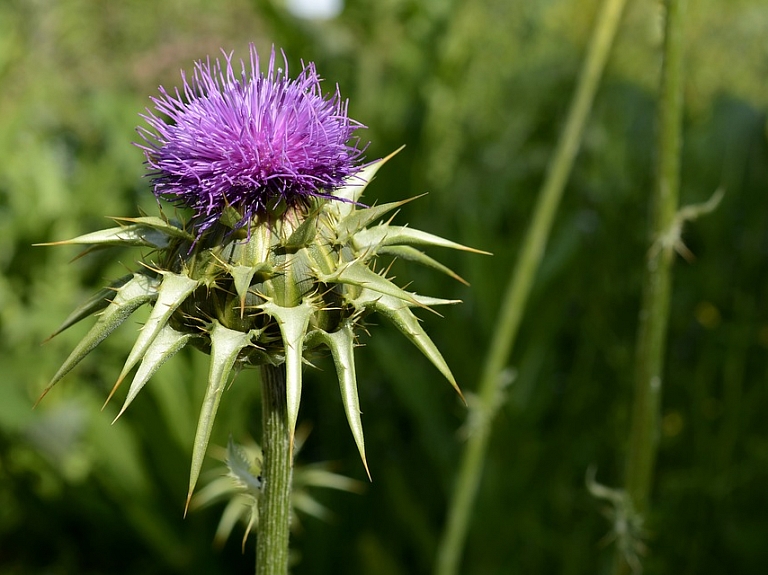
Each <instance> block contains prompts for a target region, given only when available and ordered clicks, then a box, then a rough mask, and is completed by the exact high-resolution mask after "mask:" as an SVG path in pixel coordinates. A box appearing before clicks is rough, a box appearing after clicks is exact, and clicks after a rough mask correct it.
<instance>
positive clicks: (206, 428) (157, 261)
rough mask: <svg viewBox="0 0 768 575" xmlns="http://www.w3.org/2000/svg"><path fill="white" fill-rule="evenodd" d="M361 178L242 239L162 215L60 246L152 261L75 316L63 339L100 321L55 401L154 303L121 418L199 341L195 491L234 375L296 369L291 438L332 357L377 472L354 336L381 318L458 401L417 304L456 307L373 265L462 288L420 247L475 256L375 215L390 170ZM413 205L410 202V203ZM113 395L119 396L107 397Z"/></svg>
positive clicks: (387, 207)
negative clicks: (323, 362) (201, 382)
mask: <svg viewBox="0 0 768 575" xmlns="http://www.w3.org/2000/svg"><path fill="white" fill-rule="evenodd" d="M386 159H387V158H385V159H384V160H379V161H378V162H375V163H373V164H370V165H369V166H367V167H366V168H365V169H363V170H362V171H361V172H360V173H359V174H358V175H356V176H355V177H354V178H352V179H351V180H350V181H349V185H348V186H346V187H344V188H340V189H338V190H336V191H335V195H336V196H337V197H339V200H327V199H322V198H315V199H313V200H312V201H311V202H310V203H309V204H308V205H304V206H295V207H288V208H287V207H285V206H281V207H278V208H276V209H275V210H273V211H271V212H270V213H268V214H265V215H263V216H259V217H257V218H254V219H252V220H251V221H250V222H249V225H248V226H245V227H240V228H236V227H235V229H233V227H232V226H233V222H235V223H236V222H238V221H239V220H238V218H239V214H235V213H233V214H229V216H231V217H228V214H226V213H225V215H224V216H223V217H222V218H221V221H220V222H219V224H218V225H217V226H215V227H213V228H212V229H211V230H210V231H208V232H207V233H206V234H204V235H203V236H201V237H200V238H195V236H194V235H193V233H192V232H191V230H190V229H187V228H186V227H185V226H184V225H182V224H177V223H174V222H171V221H168V220H165V219H160V218H156V217H140V218H131V219H127V218H126V219H123V220H120V221H121V222H125V223H124V224H123V225H121V226H119V227H116V228H111V229H107V230H102V231H100V232H94V233H91V234H86V235H84V236H80V237H78V238H74V239H71V240H67V241H63V242H56V243H57V244H86V245H90V246H94V247H102V246H121V245H122V246H141V247H146V248H151V249H153V250H154V251H153V252H152V254H153V255H152V258H151V259H149V260H148V261H147V262H145V264H144V266H143V267H142V269H140V270H139V271H136V272H135V273H133V274H129V275H127V276H124V277H122V278H120V279H118V280H117V281H115V282H114V283H113V284H112V285H110V286H109V287H107V288H105V289H103V290H101V291H100V292H99V293H97V294H96V295H95V296H93V297H92V298H91V299H90V300H88V301H87V302H85V303H84V304H83V305H82V306H80V308H78V309H77V310H75V311H74V312H73V313H72V314H71V315H70V316H69V317H68V318H67V319H66V320H65V321H64V323H63V324H62V326H61V327H60V328H59V329H58V330H57V331H56V333H55V334H54V335H56V334H58V333H60V332H61V331H63V330H64V329H66V328H68V327H69V326H71V325H73V324H75V323H76V322H78V321H80V320H81V319H83V318H85V317H87V316H89V315H92V314H95V313H97V312H98V315H99V319H98V321H97V322H96V324H95V325H94V326H93V328H91V330H90V331H89V332H88V333H87V334H86V335H85V337H84V338H83V339H82V340H81V341H80V343H79V344H78V345H77V347H76V348H75V349H74V351H73V352H72V353H71V355H70V356H69V357H68V358H67V360H66V361H65V362H64V364H63V365H62V366H61V368H60V369H59V371H58V372H57V373H56V375H55V376H54V377H53V379H52V380H51V382H50V384H49V385H48V387H47V388H46V390H45V392H44V394H45V393H46V392H47V391H48V390H49V389H50V388H51V387H52V386H53V385H55V384H56V383H57V382H58V381H59V380H61V379H62V378H63V377H64V376H65V375H66V374H67V373H68V372H69V371H70V370H71V369H72V368H73V367H75V365H77V363H79V362H80V360H82V359H83V358H84V357H85V356H86V355H87V354H88V353H89V352H90V351H91V350H92V349H93V348H95V347H96V346H97V345H98V344H99V343H101V341H103V340H104V339H105V338H106V337H107V336H108V335H109V334H110V333H112V331H114V330H115V329H116V328H117V327H118V326H119V325H120V324H121V323H122V322H123V321H125V320H126V319H127V318H128V317H129V316H130V315H131V314H132V313H133V312H134V311H135V310H136V309H138V308H139V307H141V306H142V305H145V304H149V305H150V306H151V307H152V310H151V312H150V315H149V319H148V320H147V322H146V323H145V324H144V326H143V327H142V329H141V330H140V331H139V335H138V337H137V339H136V343H135V344H134V346H133V349H132V350H131V352H130V354H129V355H128V359H127V360H126V362H125V365H124V367H123V369H122V372H121V373H120V376H119V377H118V381H117V383H116V384H115V388H114V389H113V391H112V393H114V391H115V389H117V387H118V386H119V385H120V383H121V382H122V381H123V380H124V379H125V378H126V377H127V376H128V374H129V373H130V372H131V371H132V370H133V369H134V367H137V366H138V369H137V370H136V373H135V375H134V377H133V380H132V382H131V385H130V388H129V390H128V395H127V397H126V399H125V403H124V405H123V408H122V409H121V411H120V414H122V412H123V411H125V409H126V408H127V407H128V405H129V404H130V403H131V402H132V401H133V400H134V398H135V397H136V395H137V394H138V392H139V391H141V389H142V387H143V386H144V385H145V384H146V383H147V381H148V380H149V378H150V377H152V375H153V374H154V373H155V371H156V370H157V369H158V368H159V367H160V366H161V365H162V364H163V363H164V362H165V361H166V360H168V359H169V358H170V357H172V356H173V355H174V354H175V353H177V352H178V351H179V350H181V349H182V348H183V347H184V346H186V345H188V344H191V345H193V346H195V347H197V348H199V349H201V350H203V351H205V352H206V353H209V354H210V356H211V364H210V373H209V378H208V388H207V390H206V394H205V399H204V401H203V405H202V408H201V410H200V417H199V420H198V426H197V432H196V437H195V442H194V452H193V457H192V470H191V474H190V493H191V492H192V490H193V489H194V485H195V483H196V481H197V478H198V475H199V472H200V468H201V466H202V461H203V456H204V454H205V450H206V447H207V445H208V439H209V437H210V433H211V429H212V426H213V421H214V419H215V417H216V411H217V409H218V406H219V401H220V399H221V394H222V392H223V391H224V388H225V387H226V384H227V381H228V379H229V377H230V375H231V374H232V372H233V370H234V369H236V368H237V369H239V368H241V367H246V366H259V365H264V364H273V365H280V364H283V363H284V364H285V370H286V396H287V404H288V405H287V412H288V425H289V430H290V433H291V441H293V434H294V430H295V428H296V420H297V416H298V412H299V404H300V401H301V385H302V362H303V361H304V360H307V359H310V358H311V357H312V355H313V354H315V353H317V352H318V351H322V350H326V352H327V350H330V353H331V355H332V356H333V361H334V364H335V366H336V372H337V375H338V379H339V386H340V389H341V397H342V401H343V404H344V410H345V412H346V416H347V419H348V421H349V426H350V429H351V430H352V435H353V436H354V439H355V442H356V444H357V448H358V450H359V452H360V457H361V458H362V460H363V464H364V465H365V467H366V471H367V468H368V466H367V463H366V459H365V448H364V441H363V427H362V422H361V419H360V408H359V402H358V393H357V381H356V378H355V363H354V347H355V339H356V336H355V328H356V327H357V326H359V325H360V324H361V321H362V320H363V318H364V317H365V316H366V315H367V314H369V313H371V312H379V313H380V314H381V315H383V316H384V317H386V318H387V319H389V320H390V321H391V322H392V323H393V324H394V325H395V326H396V327H397V328H398V329H399V330H400V331H401V332H402V333H403V335H405V336H406V337H407V338H408V339H409V340H410V341H411V342H412V343H413V344H414V345H416V347H418V348H419V350H420V351H421V352H422V353H423V354H424V355H425V356H426V357H427V358H429V360H430V361H431V362H432V363H433V364H434V365H435V367H437V369H438V370H439V371H440V372H441V373H442V374H443V375H444V376H445V377H446V379H447V380H448V381H449V382H450V383H451V385H452V386H453V387H454V388H455V389H456V391H457V392H458V393H459V394H461V392H460V391H459V388H458V386H457V385H456V381H455V380H454V377H453V375H452V374H451V371H450V369H449V368H448V365H447V364H446V362H445V360H444V359H443V356H442V355H441V354H440V352H439V351H438V349H437V347H435V345H434V343H433V342H432V340H431V339H430V338H429V336H428V335H427V334H426V332H425V331H424V330H423V328H422V327H421V325H420V323H419V321H418V319H417V318H416V316H415V315H414V313H413V311H412V309H413V308H425V309H429V307H431V306H435V305H442V304H450V303H458V300H445V299H438V298H431V297H425V296H422V295H418V294H415V293H412V292H409V291H406V290H404V289H402V288H400V287H398V286H397V285H395V284H394V283H392V282H391V281H390V280H388V279H387V278H386V277H385V276H384V275H383V274H382V273H378V272H376V271H375V270H374V269H373V264H374V262H375V260H376V257H377V256H378V255H380V254H387V255H393V256H396V257H401V258H404V259H407V260H411V261H415V262H418V263H421V264H424V265H427V266H430V267H433V268H436V269H438V270H440V271H443V272H445V273H447V274H449V275H451V276H452V277H454V278H456V279H459V280H461V278H459V277H458V276H457V275H456V274H454V273H453V272H452V271H451V270H449V269H448V268H446V267H445V266H443V265H442V264H440V263H438V262H437V261H435V260H433V259H432V258H430V257H429V256H427V255H425V254H424V253H422V252H421V251H419V250H418V249H417V246H442V247H448V248H454V249H461V250H469V251H476V250H472V249H471V248H467V247H465V246H462V245H460V244H457V243H454V242H451V241H448V240H445V239H443V238H440V237H437V236H434V235H431V234H428V233H426V232H422V231H419V230H415V229H412V228H409V227H402V226H394V225H391V224H390V223H389V222H388V221H387V222H382V218H383V217H384V216H385V215H387V214H388V213H390V212H392V211H393V210H395V209H397V208H398V207H399V206H401V205H403V204H404V203H405V201H401V202H394V203H390V204H384V205H380V206H373V207H361V206H360V204H359V203H358V200H359V198H360V196H361V195H362V193H363V191H364V189H365V187H366V185H367V184H368V182H370V180H371V179H372V177H373V175H374V174H375V173H376V171H377V170H378V168H379V167H380V166H381V165H382V164H383V162H384V161H385V160H386ZM406 201H407V200H406ZM110 396H111V394H110Z"/></svg>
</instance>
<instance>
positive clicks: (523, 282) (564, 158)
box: [435, 0, 625, 575]
mask: <svg viewBox="0 0 768 575" xmlns="http://www.w3.org/2000/svg"><path fill="white" fill-rule="evenodd" d="M624 4H625V0H605V1H604V2H603V5H602V7H601V9H600V12H599V14H598V16H597V22H596V24H595V28H594V32H593V34H592V38H591V40H590V44H589V47H588V51H587V56H586V59H585V61H584V65H583V67H582V70H581V74H580V76H579V81H578V86H577V88H576V92H575V94H574V96H573V99H572V101H571V105H570V108H569V110H568V116H567V120H566V124H565V128H564V129H563V131H562V133H561V135H560V140H559V141H558V144H557V148H556V150H555V154H554V157H553V159H552V162H551V163H550V165H549V169H548V171H547V175H546V179H545V181H544V184H543V185H542V188H541V190H540V192H539V197H538V201H537V203H536V207H535V210H534V214H533V219H532V222H531V225H530V227H529V228H528V231H527V233H526V236H525V239H524V241H523V245H522V249H521V251H520V258H519V259H518V261H517V266H516V267H515V270H514V272H513V274H512V276H511V277H510V280H509V284H508V285H507V289H506V292H505V295H504V300H503V302H502V306H501V311H500V314H499V321H498V323H497V324H496V328H495V331H494V334H493V338H492V339H491V347H490V350H489V352H488V355H487V357H486V360H485V365H484V367H483V372H482V378H481V380H480V384H479V397H478V398H477V404H476V405H474V406H472V409H473V410H475V413H474V414H473V415H474V416H475V417H478V419H479V422H478V424H477V425H475V426H473V427H472V429H471V432H472V433H471V435H470V436H469V438H468V440H467V445H466V447H465V450H464V453H463V456H462V460H461V463H460V468H459V474H458V477H457V480H456V485H455V488H454V492H453V495H452V498H451V501H450V507H449V510H448V520H447V522H446V526H445V531H444V532H443V535H442V538H441V541H440V543H439V547H438V553H437V562H436V567H435V573H436V574H437V575H455V574H456V573H458V572H459V566H460V563H461V555H462V551H463V547H464V541H465V539H466V535H467V530H468V527H469V522H470V519H471V512H472V507H473V504H474V501H475V497H476V495H477V489H478V485H479V483H480V477H481V474H482V470H483V465H484V459H485V456H486V453H487V446H488V439H489V437H490V432H491V424H492V419H493V417H494V414H495V412H496V410H497V409H498V407H499V403H500V395H501V392H502V387H503V386H504V385H505V383H506V381H505V378H504V376H503V372H504V369H505V367H506V364H507V361H508V360H509V356H510V354H511V352H512V348H513V346H514V343H515V337H516V335H517V331H518V328H519V326H520V321H521V319H522V316H523V311H524V310H525V306H526V302H527V300H528V296H529V295H530V292H531V287H532V286H533V282H534V279H535V277H536V273H537V271H538V269H539V265H540V263H541V260H542V257H543V254H544V249H545V248H546V245H547V239H548V238H549V234H550V230H551V229H552V222H553V220H554V217H555V214H556V213H557V208H558V205H559V204H560V199H561V197H562V195H563V189H564V188H565V184H566V182H567V181H568V176H569V174H570V172H571V168H572V166H573V162H574V159H575V157H576V154H577V152H578V150H579V146H580V144H581V140H582V136H583V133H584V127H585V125H586V123H587V119H588V118H589V113H590V110H591V108H592V102H593V101H594V98H595V93H596V91H597V87H598V85H599V83H600V78H601V76H602V73H603V70H604V68H605V63H606V61H607V59H608V55H609V54H610V51H611V46H612V45H613V39H614V37H615V36H616V30H617V28H618V26H619V22H620V21H621V15H622V12H623V10H624Z"/></svg>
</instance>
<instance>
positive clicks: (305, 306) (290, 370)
mask: <svg viewBox="0 0 768 575" xmlns="http://www.w3.org/2000/svg"><path fill="white" fill-rule="evenodd" d="M260 308H261V309H262V310H263V311H264V313H266V314H267V315H269V316H270V317H272V318H274V319H275V321H277V323H278V325H279V326H280V333H281V334H282V337H283V347H284V348H285V398H286V402H287V404H288V406H287V408H288V433H289V435H290V445H291V453H293V438H294V435H295V432H296V421H297V420H298V418H299V406H300V404H301V375H302V373H301V368H302V357H303V353H304V337H305V336H306V334H307V327H308V326H309V319H310V317H312V313H313V312H314V308H313V307H312V305H311V304H310V303H308V302H306V301H304V302H302V303H301V304H300V305H297V306H295V307H282V306H279V305H277V304H275V303H273V302H266V303H264V304H262V305H261V306H260Z"/></svg>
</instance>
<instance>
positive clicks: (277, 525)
mask: <svg viewBox="0 0 768 575" xmlns="http://www.w3.org/2000/svg"><path fill="white" fill-rule="evenodd" d="M261 404H262V407H261V409H262V428H263V430H262V439H261V445H262V457H263V466H262V478H263V481H264V487H263V489H262V493H261V498H260V500H259V528H258V538H257V541H256V575H286V574H287V573H288V541H289V529H290V523H291V485H292V480H293V461H292V460H291V445H290V438H289V433H288V418H287V404H286V399H285V365H280V366H272V365H265V366H263V367H262V368H261Z"/></svg>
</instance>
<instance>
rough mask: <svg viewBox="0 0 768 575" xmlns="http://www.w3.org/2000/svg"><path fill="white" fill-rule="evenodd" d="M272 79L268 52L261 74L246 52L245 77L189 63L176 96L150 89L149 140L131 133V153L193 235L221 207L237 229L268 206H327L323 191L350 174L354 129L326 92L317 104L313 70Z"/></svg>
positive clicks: (355, 158) (335, 97)
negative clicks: (190, 70)
mask: <svg viewBox="0 0 768 575" xmlns="http://www.w3.org/2000/svg"><path fill="white" fill-rule="evenodd" d="M283 61H284V64H285V70H283V69H281V68H278V69H277V70H276V69H275V51H274V49H273V50H272V54H271V56H270V59H269V67H268V69H267V72H266V74H262V73H261V72H260V71H259V56H258V54H257V53H256V48H255V47H254V46H253V45H251V47H250V70H247V69H246V66H245V64H244V63H243V62H242V61H241V62H240V74H239V76H238V75H236V73H235V70H234V69H233V67H232V54H229V55H226V54H225V64H226V65H225V66H222V64H221V62H220V61H219V60H218V59H217V60H216V61H215V62H214V63H211V61H210V59H208V60H207V61H205V62H203V61H198V62H196V64H195V71H194V75H193V78H192V81H191V82H187V79H186V77H185V76H184V75H183V74H182V78H183V80H184V89H183V95H182V94H181V93H180V92H179V90H178V89H176V91H175V94H173V95H172V94H169V93H168V92H167V91H166V90H165V89H164V88H163V87H161V88H160V97H157V98H152V101H153V102H154V104H155V110H156V111H157V112H159V113H160V114H162V115H164V116H167V117H168V118H169V119H170V122H167V121H166V120H165V119H163V118H162V117H160V116H158V115H156V114H155V113H154V112H152V111H150V110H147V114H146V115H144V114H142V118H144V119H145V120H146V121H147V123H148V124H149V126H150V128H151V130H149V129H147V128H144V127H139V128H138V132H139V135H140V136H141V138H142V139H143V140H144V144H137V145H138V146H139V147H140V148H141V149H142V150H143V151H144V154H145V156H146V158H147V165H148V166H149V168H150V169H151V170H152V171H151V173H150V175H151V176H152V178H153V190H154V193H155V195H156V196H157V197H158V198H164V199H166V200H169V201H173V202H175V203H177V204H181V205H184V206H188V207H190V208H192V210H194V218H195V226H196V228H197V230H198V234H202V233H203V232H204V231H205V230H207V229H208V228H210V227H211V226H213V225H214V224H215V223H216V221H217V220H218V219H219V218H220V216H221V214H222V212H223V210H224V209H225V208H226V207H227V206H232V207H234V208H236V209H237V210H238V211H239V213H240V214H241V215H242V216H243V220H242V221H241V222H240V225H244V224H245V223H246V222H247V221H248V220H250V219H251V218H252V217H253V216H255V215H256V214H258V213H259V212H262V211H264V210H265V209H266V208H267V207H268V206H272V205H274V203H275V202H276V201H278V200H285V202H286V203H288V204H297V203H301V202H303V201H306V200H307V199H308V198H311V197H313V196H314V197H323V198H332V197H333V196H332V193H333V190H334V189H336V188H338V187H340V186H341V185H342V184H343V183H344V180H345V179H346V178H347V177H348V176H350V175H353V174H355V173H356V172H357V171H358V170H359V169H360V165H359V161H360V159H361V155H362V153H363V150H361V149H359V148H358V142H357V141H356V139H355V140H353V141H352V142H351V143H350V139H351V138H352V134H353V132H355V130H358V129H360V128H364V126H363V125H362V124H360V123H358V122H356V121H354V120H351V119H350V118H349V117H348V116H347V102H346V101H345V100H342V99H341V96H340V94H339V91H338V87H337V88H336V92H335V93H334V94H332V95H331V96H330V97H327V98H326V97H324V96H323V94H322V93H321V90H320V78H319V77H318V75H317V72H316V71H315V67H314V64H311V63H310V64H309V65H307V66H304V68H303V70H302V71H301V73H300V74H299V75H298V76H297V77H296V79H295V80H290V79H289V78H288V72H287V70H288V63H287V61H286V59H285V55H283Z"/></svg>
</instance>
